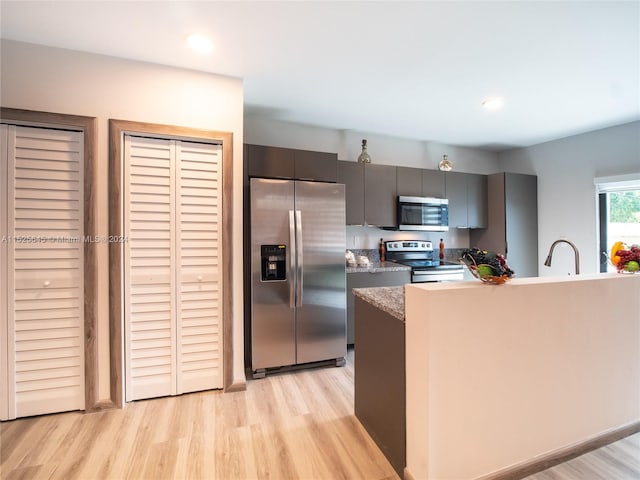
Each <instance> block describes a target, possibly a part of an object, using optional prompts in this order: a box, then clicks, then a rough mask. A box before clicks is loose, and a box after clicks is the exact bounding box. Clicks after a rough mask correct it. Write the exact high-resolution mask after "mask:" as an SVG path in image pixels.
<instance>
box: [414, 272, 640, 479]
mask: <svg viewBox="0 0 640 480" xmlns="http://www.w3.org/2000/svg"><path fill="white" fill-rule="evenodd" d="M404 300H405V334H406V352H405V353H406V407H407V416H406V441H407V457H406V460H407V464H406V465H407V466H406V471H405V473H406V474H407V475H406V476H405V478H415V479H445V478H450V479H453V478H455V479H461V480H462V479H476V478H494V476H496V475H498V476H499V475H505V474H513V472H516V474H515V475H513V476H512V477H509V478H520V477H518V476H517V473H518V472H522V471H523V470H522V469H526V468H531V467H532V466H534V467H535V466H536V465H541V464H542V463H543V462H545V461H547V460H549V459H553V458H554V455H556V454H558V453H560V452H567V451H576V452H580V448H583V449H584V448H588V447H589V445H592V444H593V442H595V441H603V440H604V441H613V438H614V437H615V435H620V434H622V435H625V434H626V435H629V434H631V433H633V432H634V431H636V432H637V431H640V274H636V275H633V274H616V273H613V274H597V275H577V276H568V277H564V276H563V277H537V278H522V279H513V280H511V281H509V282H507V283H506V284H505V285H486V284H482V283H480V282H458V283H443V284H410V285H406V286H405V295H404ZM536 462H537V463H536Z"/></svg>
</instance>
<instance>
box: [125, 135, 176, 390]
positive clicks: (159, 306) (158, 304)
mask: <svg viewBox="0 0 640 480" xmlns="http://www.w3.org/2000/svg"><path fill="white" fill-rule="evenodd" d="M124 152H125V162H124V163H125V179H126V181H125V211H124V218H125V235H126V237H127V241H126V243H125V244H124V245H125V268H124V271H125V281H124V286H125V287H124V288H125V289H126V290H127V291H126V292H125V344H126V349H125V352H126V362H125V364H126V374H125V378H126V399H127V401H131V400H138V399H141V398H151V397H159V396H165V395H173V394H175V388H174V385H175V368H174V366H173V364H174V358H175V344H176V340H175V334H176V332H175V294H174V289H175V285H174V276H175V271H174V266H173V259H174V258H175V221H174V214H173V212H174V210H175V209H174V193H173V192H174V190H175V188H174V183H173V178H174V176H175V175H174V165H175V162H174V161H173V160H172V159H173V157H174V156H175V153H174V146H173V144H172V142H170V141H169V140H159V139H149V138H139V137H130V136H125V148H124Z"/></svg>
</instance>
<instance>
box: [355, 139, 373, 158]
mask: <svg viewBox="0 0 640 480" xmlns="http://www.w3.org/2000/svg"><path fill="white" fill-rule="evenodd" d="M358 163H371V157H370V156H369V154H368V153H367V141H366V140H364V139H363V140H362V152H361V153H360V155H358Z"/></svg>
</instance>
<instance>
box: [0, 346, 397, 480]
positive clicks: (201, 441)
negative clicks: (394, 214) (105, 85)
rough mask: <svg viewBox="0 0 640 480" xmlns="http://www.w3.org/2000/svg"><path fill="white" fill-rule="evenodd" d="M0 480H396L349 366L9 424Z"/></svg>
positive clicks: (1, 446)
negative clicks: (366, 422) (366, 421)
mask: <svg viewBox="0 0 640 480" xmlns="http://www.w3.org/2000/svg"><path fill="white" fill-rule="evenodd" d="M0 428H1V430H0V434H1V435H0V459H1V463H0V478H2V480H15V479H40V478H43V479H44V478H46V479H65V480H68V479H83V480H84V479H101V480H102V479H150V480H151V479H153V480H159V479H183V478H185V479H186V478H189V479H199V478H200V479H224V480H232V479H258V478H259V479H268V478H271V479H277V480H279V479H318V480H324V479H327V480H329V479H367V480H369V479H371V480H375V479H397V478H398V476H397V475H396V474H395V472H394V470H393V468H392V467H391V465H390V464H389V463H388V462H387V460H386V458H385V457H384V455H383V454H382V453H381V452H380V450H379V449H378V447H377V446H376V445H375V443H374V442H373V441H372V440H371V438H370V437H369V436H368V434H367V433H366V431H365V430H364V428H363V427H362V426H361V425H360V423H359V422H358V420H357V419H356V418H355V417H354V415H353V351H352V350H350V351H349V355H348V359H347V365H346V366H345V367H342V368H335V367H328V368H316V369H312V370H300V371H297V372H290V373H286V374H278V375H273V376H267V378H265V379H261V380H250V381H249V382H248V385H247V391H246V392H235V393H225V394H222V393H220V392H202V393H195V394H188V395H182V396H178V397H168V398H160V399H154V400H145V401H138V402H133V403H130V404H127V405H126V407H125V408H124V409H122V410H110V411H104V412H98V413H90V414H83V413H78V412H73V413H64V414H56V415H46V416H41V417H33V418H24V419H19V420H14V421H11V422H3V423H2V424H1V426H0Z"/></svg>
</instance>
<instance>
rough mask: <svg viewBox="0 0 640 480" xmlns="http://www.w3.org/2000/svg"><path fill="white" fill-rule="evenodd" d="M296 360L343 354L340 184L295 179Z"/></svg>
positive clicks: (343, 244) (343, 237) (343, 238)
mask: <svg viewBox="0 0 640 480" xmlns="http://www.w3.org/2000/svg"><path fill="white" fill-rule="evenodd" d="M295 207H296V208H295V209H296V220H297V221H296V229H297V231H298V270H299V273H300V275H301V276H300V280H299V283H298V285H297V288H296V305H297V308H296V337H297V350H298V355H297V363H307V362H315V361H320V360H328V359H333V358H340V357H344V356H345V355H346V353H347V340H346V274H345V260H344V254H345V248H346V229H345V224H346V221H345V199H344V185H341V184H335V183H318V182H301V181H297V182H296V202H295Z"/></svg>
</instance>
